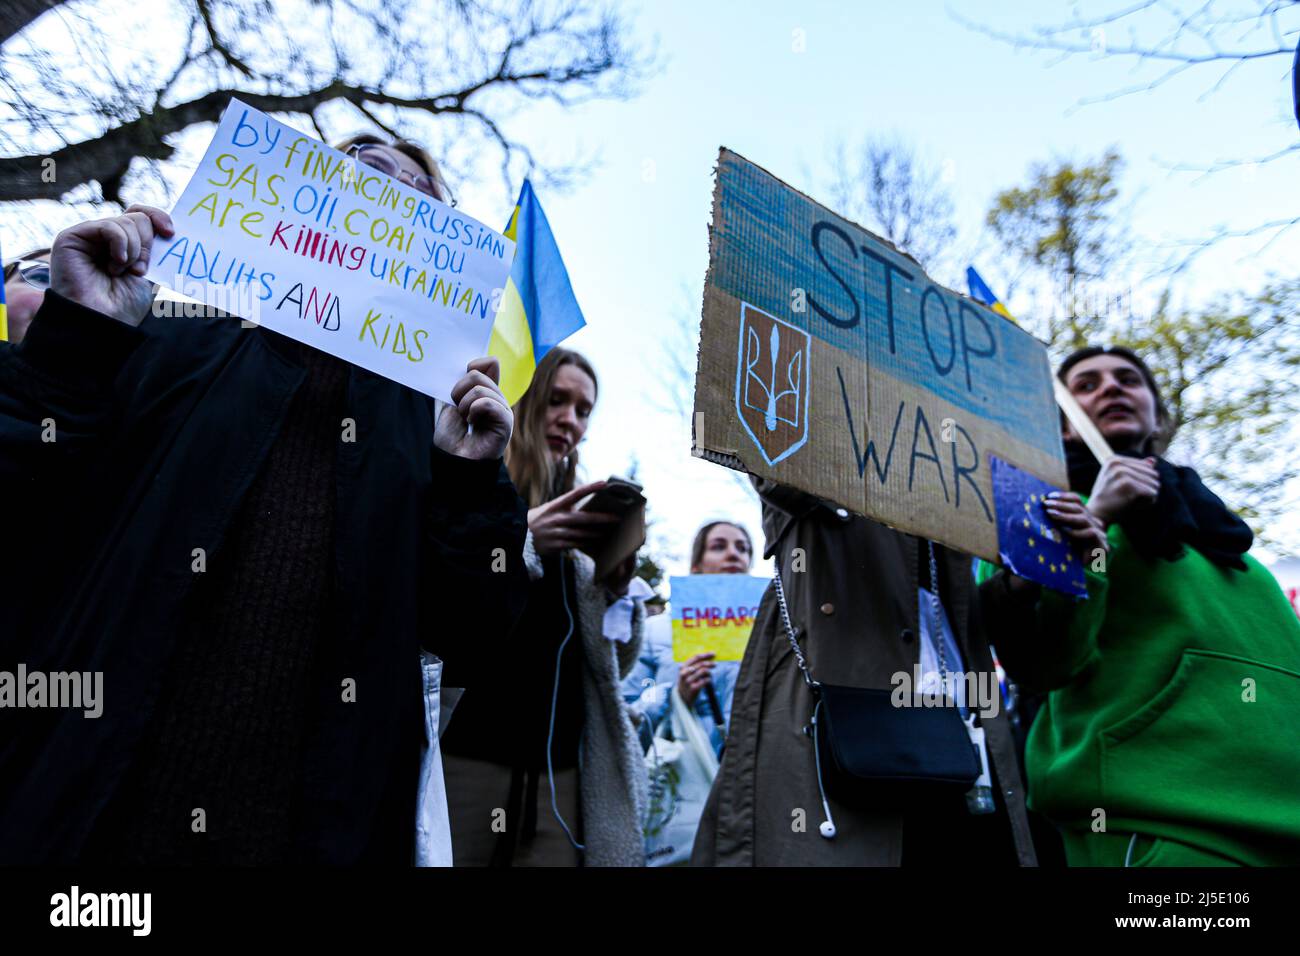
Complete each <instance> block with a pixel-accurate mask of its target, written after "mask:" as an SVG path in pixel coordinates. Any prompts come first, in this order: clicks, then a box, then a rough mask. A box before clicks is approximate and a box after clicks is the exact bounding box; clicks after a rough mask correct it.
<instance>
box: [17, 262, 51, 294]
mask: <svg viewBox="0 0 1300 956" xmlns="http://www.w3.org/2000/svg"><path fill="white" fill-rule="evenodd" d="M17 266H18V274H19V275H20V276H22V278H23V281H24V282H26V283H27V284H28V285H29V286H31V287H32V288H34V289H40V290H41V291H42V292H44V291H45V290H46V289H48V288H49V287H50V264H49V263H48V262H45V261H43V260H41V259H24V260H23V261H22V262H19V263H17ZM6 271H7V270H6Z"/></svg>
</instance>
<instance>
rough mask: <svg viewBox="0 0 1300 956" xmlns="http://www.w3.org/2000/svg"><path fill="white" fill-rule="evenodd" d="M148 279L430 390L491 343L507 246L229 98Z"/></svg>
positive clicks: (446, 391)
mask: <svg viewBox="0 0 1300 956" xmlns="http://www.w3.org/2000/svg"><path fill="white" fill-rule="evenodd" d="M172 219H173V221H174V223H175V226H176V235H175V236H174V237H173V238H172V239H170V240H162V239H159V240H155V243H154V250H153V255H152V256H151V259H150V266H149V273H148V278H150V279H151V280H153V281H154V282H157V283H159V284H160V285H165V286H168V287H170V288H172V289H174V290H176V291H177V292H179V293H181V294H182V295H184V296H187V297H189V298H192V299H196V300H199V301H200V302H203V303H206V304H207V305H211V306H215V307H216V308H219V309H221V310H223V311H225V312H229V313H230V314H232V315H237V316H239V317H241V318H243V319H247V320H249V321H251V322H255V323H257V324H259V325H264V326H266V327H267V328H269V329H274V330H275V331H276V332H280V333H281V334H283V335H287V336H289V337H290V338H294V339H297V340H298V341H300V342H305V343H306V344H308V345H311V346H313V347H315V348H318V349H321V350H322V351H325V352H329V353H330V354H331V355H335V356H338V357H339V358H341V359H346V360H347V361H349V362H352V363H354V364H356V365H360V366H362V367H363V368H367V369H369V370H370V371H372V372H375V373H376V374H379V375H383V376H385V377H387V378H390V379H393V380H394V381H396V382H401V383H402V384H403V385H407V386H410V387H411V388H414V389H416V390H418V391H420V392H423V393H425V394H426V395H432V396H434V397H435V398H440V399H443V400H450V392H451V386H452V385H453V384H454V383H455V382H456V380H457V379H459V378H460V377H461V376H462V375H464V373H465V365H466V363H467V362H469V361H470V360H471V359H473V358H477V357H478V356H480V355H485V354H486V353H487V343H488V337H489V335H490V334H491V332H492V323H493V321H494V320H495V317H496V309H497V306H498V305H499V304H500V301H501V294H502V290H503V289H504V288H505V284H506V279H507V278H508V276H509V273H510V265H511V261H512V259H513V257H514V243H513V242H512V241H511V240H509V239H507V238H506V237H505V236H503V235H501V233H499V232H497V231H496V230H494V229H491V228H489V227H488V226H485V225H483V224H482V223H480V222H478V221H476V220H474V219H471V218H470V217H469V216H466V215H464V214H463V213H461V212H458V211H457V210H455V209H453V208H451V207H450V206H447V205H444V204H443V203H441V202H438V200H436V199H434V198H432V197H431V196H426V195H425V194H424V193H422V192H420V191H418V190H416V189H414V188H412V187H410V186H408V185H406V184H405V183H402V182H399V181H397V180H395V179H393V178H391V177H389V176H386V175H384V174H383V173H381V172H379V171H378V170H375V169H372V168H371V167H369V166H366V165H364V164H363V163H360V162H359V161H358V160H357V159H355V158H354V157H350V156H346V155H344V154H343V153H341V152H339V151H338V150H335V149H332V148H330V147H328V146H325V145H323V144H322V143H320V142H318V141H316V140H315V139H312V138H311V137H309V136H305V135H303V134H302V133H300V132H298V131H297V130H295V129H292V128H290V127H288V126H285V125H284V124H283V123H279V122H277V121H276V120H273V119H271V118H270V117H269V116H267V115H266V114H264V113H262V112H260V111H258V110H255V109H253V108H252V107H250V106H246V105H245V104H243V103H241V102H240V101H239V100H237V99H232V100H231V101H230V105H229V106H228V107H227V108H226V112H225V114H224V115H223V116H222V118H221V122H220V124H218V126H217V131H216V135H215V136H213V139H212V144H211V145H210V146H209V147H208V150H207V152H206V153H205V154H204V156H203V159H202V161H201V162H200V163H199V166H198V169H196V170H195V172H194V176H193V177H192V178H191V179H190V182H189V185H188V186H186V187H185V191H184V193H182V195H181V197H180V199H179V201H178V202H177V203H176V207H175V208H174V209H173V210H172Z"/></svg>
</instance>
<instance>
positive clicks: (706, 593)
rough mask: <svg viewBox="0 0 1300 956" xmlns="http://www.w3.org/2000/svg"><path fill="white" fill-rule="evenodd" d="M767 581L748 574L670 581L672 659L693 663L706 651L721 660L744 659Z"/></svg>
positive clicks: (695, 575) (703, 575)
mask: <svg viewBox="0 0 1300 956" xmlns="http://www.w3.org/2000/svg"><path fill="white" fill-rule="evenodd" d="M768 580H769V579H768V578H756V577H751V576H750V575H748V574H692V575H689V576H687V577H673V578H670V579H669V583H670V584H671V586H672V602H671V603H672V622H673V660H675V661H686V660H690V658H691V657H692V655H695V654H703V653H705V652H706V651H712V652H713V653H714V654H716V655H717V658H716V659H717V660H720V661H738V660H740V659H741V658H742V657H744V656H745V645H746V644H748V643H749V634H750V632H751V631H752V630H753V629H754V617H755V615H757V614H758V604H759V602H760V601H761V600H762V599H763V592H764V591H765V590H767V585H768Z"/></svg>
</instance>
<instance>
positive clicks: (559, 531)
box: [442, 347, 646, 866]
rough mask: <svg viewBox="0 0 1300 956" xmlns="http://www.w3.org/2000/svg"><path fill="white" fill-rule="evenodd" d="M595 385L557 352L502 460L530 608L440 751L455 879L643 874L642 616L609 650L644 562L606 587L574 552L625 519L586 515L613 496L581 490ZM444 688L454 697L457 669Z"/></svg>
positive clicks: (541, 370) (542, 371) (540, 369)
mask: <svg viewBox="0 0 1300 956" xmlns="http://www.w3.org/2000/svg"><path fill="white" fill-rule="evenodd" d="M596 396H597V384H596V372H595V370H594V369H593V368H592V366H591V363H590V362H588V361H587V359H586V358H584V357H583V356H582V355H580V354H579V353H577V352H573V351H570V350H569V349H564V348H558V347H556V348H552V349H551V350H550V351H549V352H547V353H546V356H545V357H544V358H543V359H542V361H541V362H540V363H539V364H538V366H537V372H536V374H535V375H534V377H533V382H532V385H531V386H530V387H529V389H528V391H527V392H526V393H525V394H524V396H523V398H521V399H520V400H519V402H518V404H516V405H515V409H514V411H515V416H516V419H515V420H516V422H517V427H516V429H515V432H514V435H513V437H512V439H511V442H510V445H509V448H508V449H507V452H506V465H507V467H508V468H509V470H510V475H511V478H512V479H513V481H514V483H515V486H516V487H517V488H518V489H519V492H520V494H521V495H522V496H523V498H524V500H525V502H526V503H527V505H528V508H529V510H528V537H527V542H526V544H525V550H524V558H525V563H526V564H527V567H528V574H529V578H530V581H531V583H530V586H529V595H528V603H527V606H526V609H525V611H524V614H523V616H522V617H521V618H520V621H519V624H518V625H517V626H516V627H515V629H514V630H513V632H512V633H511V635H510V638H509V640H508V641H507V643H506V646H505V648H504V653H503V655H502V659H501V665H500V667H501V669H500V676H499V679H498V680H497V681H496V682H494V683H493V684H491V685H489V686H479V687H472V688H470V689H469V690H468V691H467V692H466V694H465V698H464V701H463V703H462V704H461V706H460V707H459V708H458V709H457V711H456V714H455V717H454V719H453V720H452V721H451V724H450V726H449V729H448V730H447V733H446V735H445V736H444V737H443V741H442V749H443V754H444V758H445V760H446V776H447V794H448V801H449V805H450V811H451V827H452V848H453V857H454V861H455V864H456V865H457V866H578V865H588V866H639V865H641V864H642V862H643V857H644V855H643V852H642V844H641V820H642V818H643V816H644V813H645V804H646V797H645V781H644V772H643V770H642V768H641V753H640V749H639V746H638V743H637V739H636V732H635V728H634V726H633V724H632V720H631V718H630V716H629V714H628V711H627V708H626V706H625V704H624V702H623V699H622V696H621V694H620V692H619V680H620V678H621V677H622V676H623V675H625V674H626V673H627V672H628V671H629V670H630V669H631V667H632V665H633V664H634V662H635V661H636V656H637V651H638V649H639V647H640V643H641V631H642V624H643V621H644V616H645V610H644V606H643V605H642V604H641V603H640V602H639V601H638V602H634V606H633V613H632V616H631V621H630V627H628V628H626V629H625V632H624V633H619V634H617V635H615V634H611V635H610V637H609V638H607V637H606V628H605V626H604V620H605V617H606V610H607V608H608V607H609V605H610V604H612V603H613V602H614V601H615V600H617V599H618V598H620V597H621V596H622V595H624V594H626V592H627V590H628V583H629V581H630V579H631V577H632V571H633V569H634V568H635V555H633V556H632V557H630V558H629V559H628V560H626V561H624V562H623V563H622V565H621V566H620V567H618V568H617V569H615V571H614V572H613V573H612V574H611V575H610V576H609V578H608V579H606V580H605V581H603V582H601V581H597V580H596V577H595V564H594V562H593V561H592V559H591V558H590V557H588V556H587V555H586V554H584V553H583V552H582V551H580V550H577V549H578V548H588V549H590V548H591V547H592V546H593V545H594V544H595V543H597V542H598V541H600V539H601V538H602V537H603V536H605V535H607V534H609V533H610V531H611V530H612V529H613V528H614V527H615V525H616V524H617V522H618V521H619V517H618V516H617V515H611V514H606V513H601V512H598V511H594V510H591V509H585V510H584V509H582V508H581V507H580V505H581V504H582V503H583V500H584V499H585V498H586V497H587V496H588V495H592V494H594V493H596V492H600V491H601V490H602V489H604V488H605V487H606V485H607V483H606V482H603V481H597V482H592V483H590V484H585V485H577V469H578V445H579V443H580V442H581V441H582V439H583V437H584V436H585V435H586V432H587V425H588V422H589V421H590V418H591V413H592V410H593V408H594V407H595V404H596ZM446 682H447V683H448V684H449V685H455V684H456V683H457V678H456V674H455V670H454V669H453V668H452V667H450V666H449V667H448V670H447V677H446Z"/></svg>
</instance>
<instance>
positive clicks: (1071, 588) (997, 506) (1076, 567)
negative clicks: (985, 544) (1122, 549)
mask: <svg viewBox="0 0 1300 956" xmlns="http://www.w3.org/2000/svg"><path fill="white" fill-rule="evenodd" d="M989 459H990V462H991V463H992V468H993V472H992V477H993V509H994V511H995V512H996V513H997V518H998V559H999V560H1000V561H1001V562H1002V564H1003V566H1004V567H1006V568H1007V569H1009V570H1010V571H1011V573H1013V574H1018V575H1020V577H1022V578H1027V579H1028V580H1030V581H1034V582H1037V583H1038V584H1045V585H1047V586H1048V587H1049V588H1055V589H1056V590H1058V591H1063V592H1065V593H1066V594H1071V595H1074V596H1075V597H1083V598H1086V597H1087V596H1088V586H1087V583H1086V581H1085V580H1084V576H1083V561H1082V559H1081V558H1080V556H1079V555H1078V554H1076V553H1074V550H1073V548H1072V547H1071V542H1070V539H1069V538H1068V537H1066V535H1065V533H1064V532H1063V531H1061V529H1060V528H1057V527H1055V526H1054V525H1053V524H1052V521H1051V519H1050V518H1048V517H1047V512H1046V511H1045V510H1044V508H1043V501H1044V499H1045V498H1046V496H1047V495H1048V494H1050V493H1051V492H1053V491H1057V490H1058V489H1056V488H1054V487H1052V486H1051V485H1049V484H1048V483H1047V482H1045V481H1043V480H1042V479H1041V478H1035V477H1034V476H1033V475H1031V474H1030V473H1029V472H1027V471H1021V470H1020V469H1019V468H1017V467H1015V465H1010V464H1008V463H1007V462H1005V461H1003V460H1002V459H1000V458H998V457H997V456H996V455H990V456H989Z"/></svg>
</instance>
